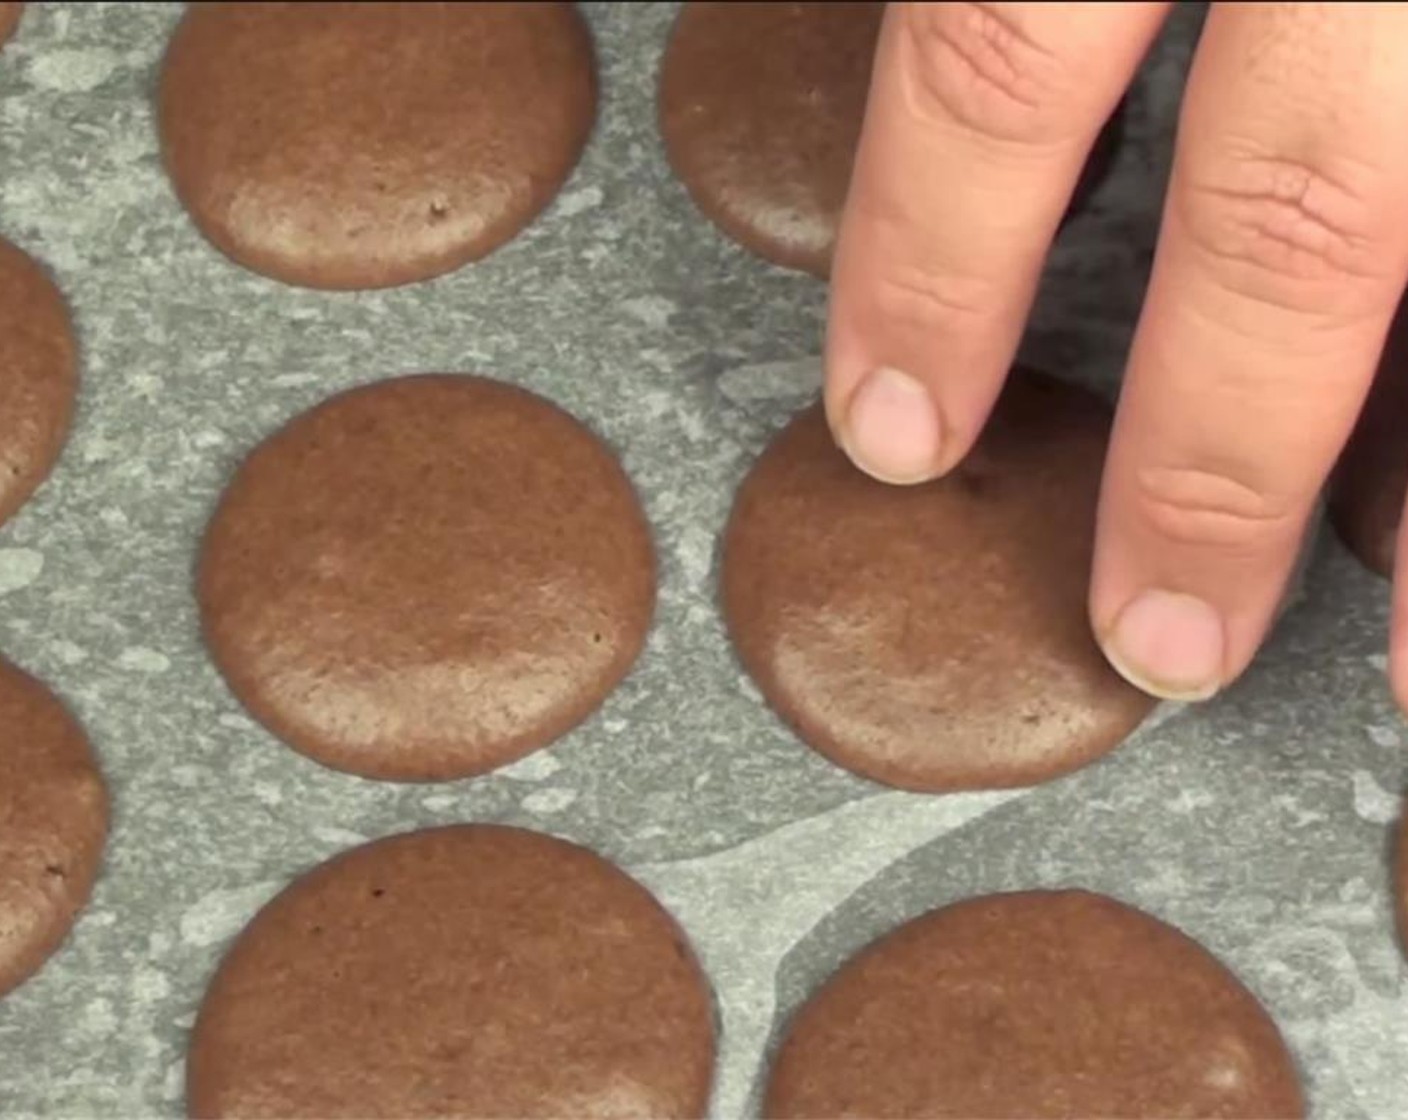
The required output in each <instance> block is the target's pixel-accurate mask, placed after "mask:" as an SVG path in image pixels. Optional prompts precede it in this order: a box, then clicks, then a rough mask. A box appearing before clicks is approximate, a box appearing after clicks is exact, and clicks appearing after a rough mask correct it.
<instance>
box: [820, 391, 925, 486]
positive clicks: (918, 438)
mask: <svg viewBox="0 0 1408 1120" xmlns="http://www.w3.org/2000/svg"><path fill="white" fill-rule="evenodd" d="M832 430H833V432H834V433H835V435H836V439H837V442H838V444H839V445H840V447H841V449H842V450H843V451H844V452H845V453H846V455H847V456H848V457H849V458H850V460H851V462H852V463H854V464H855V465H856V466H857V467H858V468H859V469H860V470H862V471H864V472H865V473H866V474H868V475H870V476H871V477H872V478H874V479H877V480H878V481H880V482H887V483H890V484H892V485H896V486H913V485H915V484H917V483H921V482H927V481H928V480H929V479H931V478H934V477H935V476H936V475H937V474H938V473H939V471H940V463H941V455H942V452H943V442H944V437H943V421H942V418H941V417H940V415H939V409H938V404H937V402H936V401H935V400H934V397H933V395H932V394H931V393H930V391H929V389H928V387H927V386H925V384H924V383H923V382H922V381H920V380H919V379H918V378H915V377H911V376H910V375H909V374H907V373H905V372H903V371H902V370H898V369H894V368H892V367H890V366H881V367H880V368H878V369H875V370H872V371H871V372H870V373H868V374H866V375H864V376H863V377H862V378H861V381H860V384H859V385H857V387H856V389H855V391H854V392H853V393H852V394H851V396H850V399H849V400H848V401H846V402H845V404H844V405H843V406H842V415H841V416H840V417H839V418H838V422H833V428H832Z"/></svg>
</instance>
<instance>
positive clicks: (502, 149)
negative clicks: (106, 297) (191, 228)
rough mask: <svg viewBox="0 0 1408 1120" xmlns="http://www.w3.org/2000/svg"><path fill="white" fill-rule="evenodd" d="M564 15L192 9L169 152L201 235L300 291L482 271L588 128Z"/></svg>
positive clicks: (586, 91)
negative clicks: (481, 261)
mask: <svg viewBox="0 0 1408 1120" xmlns="http://www.w3.org/2000/svg"><path fill="white" fill-rule="evenodd" d="M596 99H597V85H596V72H595V63H594V59H593V52H592V44H591V38H590V35H589V33H588V31H587V28H586V25H585V23H584V22H583V21H582V18H581V16H580V15H579V13H578V12H577V10H576V6H575V5H573V4H568V3H541V4H528V3H517V4H507V3H506V4H422V3H398V4H387V3H293V4H243V3H213V4H196V5H192V6H191V7H190V9H189V11H188V12H187V14H186V16H185V17H184V18H183V20H182V21H181V23H180V25H179V27H178V28H177V30H176V33H175V35H174V37H173V38H172V41H171V44H170V47H169V48H168V50H167V54H166V60H165V63H164V67H163V71H162V76H161V89H160V98H159V116H160V131H161V141H162V151H163V155H164V158H165V162H166V167H167V171H168V173H169V174H170V177H171V181H172V184H173V185H174V187H175V189H176V193H177V194H178V195H179V196H180V198H181V201H182V203H183V204H184V205H185V207H186V209H187V210H188V211H189V212H190V214H191V216H192V218H193V219H194V220H195V223H196V225H197V226H198V227H199V228H200V230H201V232H202V233H204V234H205V235H206V237H208V238H209V239H210V241H211V242H212V243H214V245H215V246H216V247H217V248H218V249H220V250H221V251H222V252H224V253H225V254H226V255H228V256H229V257H231V258H233V259H234V260H235V261H237V262H238V263H240V264H242V265H244V266H246V267H248V268H251V269H253V270H254V271H256V272H261V273H264V274H266V275H268V276H272V277H274V278H275V279H278V280H282V281H285V282H287V283H290V284H298V285H304V286H307V287H312V288H334V289H359V288H361V289H365V288H383V287H390V286H393V285H398V284H408V283H412V282H414V281H418V280H425V279H428V278H430V277H433V276H437V275H440V274H442V273H445V272H449V271H451V270H453V269H456V268H458V267H460V266H461V265H463V264H465V263H467V262H468V261H471V260H475V259H477V258H479V257H483V256H485V255H486V254H488V253H490V252H492V251H493V250H494V249H496V248H498V247H499V246H500V245H502V244H504V242H506V241H508V240H509V239H510V238H512V237H513V236H514V235H515V234H516V233H518V232H519V231H520V230H522V229H523V228H524V227H525V226H526V225H528V223H529V222H530V221H532V219H533V218H534V217H535V216H536V215H537V214H538V213H539V212H540V211H541V210H542V209H543V208H544V207H545V206H546V205H547V204H548V202H549V201H550V200H551V199H552V197H553V196H554V195H555V194H556V193H557V191H558V189H559V188H560V187H561V186H562V183H563V182H564V180H566V178H567V176H568V175H569V173H570V172H571V170H572V168H573V167H574V166H575V165H576V162H577V160H578V157H579V156H580V155H581V153H582V149H583V148H584V147H585V145H586V142H587V137H588V134H589V133H590V131H591V127H592V122H593V119H594V117H595V113H596Z"/></svg>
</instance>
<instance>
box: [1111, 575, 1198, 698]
mask: <svg viewBox="0 0 1408 1120" xmlns="http://www.w3.org/2000/svg"><path fill="white" fill-rule="evenodd" d="M1101 644H1102V645H1103V647H1104V650H1105V656H1106V658H1108V659H1109V662H1110V664H1111V665H1113V666H1114V668H1115V670H1116V672H1118V673H1119V674H1120V676H1122V677H1124V679H1125V680H1127V681H1128V682H1129V683H1130V684H1132V685H1134V687H1135V688H1138V689H1140V690H1142V691H1144V692H1147V693H1149V694H1150V695H1151V696H1157V697H1159V698H1160V699H1163V700H1206V699H1207V698H1208V697H1209V696H1211V695H1213V693H1215V692H1216V691H1217V690H1218V689H1219V688H1220V687H1221V686H1222V655H1223V644H1224V637H1223V630H1222V619H1221V617H1220V616H1219V615H1218V613H1217V611H1215V610H1213V608H1212V607H1210V606H1209V605H1208V604H1207V603H1205V602H1203V600H1201V599H1198V598H1195V597H1194V596H1192V595H1183V594H1179V593H1178V592H1174V591H1145V592H1144V593H1143V594H1142V595H1139V596H1138V597H1136V598H1135V599H1134V600H1132V601H1131V602H1130V603H1129V605H1128V606H1126V607H1125V608H1124V610H1123V611H1122V612H1121V613H1120V615H1119V617H1118V618H1117V619H1115V624H1114V625H1113V626H1111V627H1110V629H1109V632H1108V633H1107V634H1106V635H1105V639H1104V641H1103V642H1102V643H1101Z"/></svg>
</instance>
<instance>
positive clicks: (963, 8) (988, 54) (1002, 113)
mask: <svg viewBox="0 0 1408 1120" xmlns="http://www.w3.org/2000/svg"><path fill="white" fill-rule="evenodd" d="M903 19H904V22H903V28H904V32H905V37H906V39H907V40H908V43H909V47H910V52H911V56H910V63H911V65H909V66H906V67H903V68H902V73H903V74H905V75H906V76H907V78H908V82H907V88H906V92H907V95H908V99H909V102H910V105H911V108H912V111H913V112H914V113H915V115H916V116H917V117H919V119H921V120H924V119H931V118H938V119H940V120H942V121H945V122H952V123H957V124H959V125H961V126H962V127H964V128H967V129H969V130H971V131H973V132H975V133H977V134H979V135H983V136H988V137H991V138H993V139H998V140H1006V141H1015V142H1034V141H1039V140H1042V139H1045V138H1046V136H1045V133H1046V130H1047V122H1048V121H1049V120H1050V119H1051V112H1050V109H1051V105H1052V103H1053V100H1054V98H1053V94H1054V92H1055V87H1056V86H1057V85H1058V84H1059V83H1058V81H1057V80H1056V77H1055V74H1056V72H1057V71H1058V70H1059V66H1058V63H1057V60H1056V59H1055V57H1054V56H1053V55H1052V54H1051V53H1050V52H1048V51H1047V50H1046V49H1045V48H1043V47H1042V46H1040V45H1039V44H1038V43H1036V42H1035V41H1034V40H1032V39H1031V38H1029V37H1028V36H1027V35H1026V34H1025V32H1023V31H1022V29H1021V28H1020V27H1019V26H1017V25H1016V24H1015V23H1014V22H1013V21H1012V19H1011V17H1010V16H1007V15H1005V14H1004V13H1003V12H1002V10H1001V8H1000V7H999V6H997V5H995V4H988V3H957V4H924V3H914V4H906V5H904V17H903Z"/></svg>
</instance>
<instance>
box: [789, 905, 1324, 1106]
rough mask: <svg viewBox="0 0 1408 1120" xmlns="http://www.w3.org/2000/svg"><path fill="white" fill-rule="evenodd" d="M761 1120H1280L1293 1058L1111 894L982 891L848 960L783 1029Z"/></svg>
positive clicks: (1258, 1020) (1220, 975) (1173, 937)
mask: <svg viewBox="0 0 1408 1120" xmlns="http://www.w3.org/2000/svg"><path fill="white" fill-rule="evenodd" d="M764 1114H765V1115H766V1116H768V1117H776V1118H782V1117H817V1116H831V1117H843V1116H850V1117H867V1118H875V1117H926V1118H930V1117H931V1118H939V1117H962V1118H963V1120H1010V1118H1011V1117H1018V1116H1020V1117H1023V1118H1024V1120H1043V1118H1047V1117H1050V1118H1062V1120H1064V1118H1069V1117H1076V1116H1079V1117H1082V1118H1090V1120H1095V1118H1097V1117H1102V1118H1106V1120H1115V1118H1118V1120H1165V1118H1167V1117H1173V1116H1187V1117H1199V1118H1207V1120H1211V1118H1213V1117H1223V1118H1227V1120H1240V1118H1243V1117H1252V1116H1255V1117H1257V1118H1258V1120H1273V1118H1274V1120H1290V1118H1292V1117H1296V1118H1298V1117H1302V1116H1304V1115H1305V1103H1304V1101H1303V1099H1302V1095H1301V1089H1300V1082H1299V1077H1298V1075H1297V1073H1296V1068H1295V1063H1294V1061H1293V1060H1292V1058H1291V1056H1290V1054H1289V1053H1288V1052H1287V1050H1286V1046H1285V1043H1284V1042H1283V1041H1282V1039H1281V1035H1280V1033H1279V1032H1278V1030H1277V1029H1276V1025H1275V1023H1273V1022H1272V1021H1271V1019H1270V1017H1269V1016H1268V1015H1267V1014H1266V1012H1265V1010H1264V1009H1263V1008H1262V1007H1261V1005H1260V1004H1259V1003H1258V1002H1257V1000H1256V997H1255V996H1253V995H1252V994H1251V993H1250V992H1249V991H1248V990H1247V989H1246V988H1245V987H1243V986H1242V984H1241V983H1240V982H1239V981H1238V980H1237V978H1236V977H1235V976H1234V975H1233V974H1232V973H1231V972H1229V971H1228V970H1227V969H1226V968H1225V967H1224V966H1223V965H1222V964H1220V963H1219V962H1218V961H1217V960H1216V959H1215V958H1214V957H1213V956H1212V955H1211V954H1210V953H1208V952H1207V951H1206V950H1205V949H1203V948H1202V947H1201V946H1199V945H1198V944H1197V943H1195V942H1194V941H1192V940H1191V939H1189V938H1188V937H1186V936H1185V935H1183V934H1182V933H1180V932H1179V931H1178V930H1176V929H1174V928H1172V927H1171V926H1168V925H1165V924H1164V923H1162V922H1160V921H1157V920H1156V919H1154V918H1151V917H1149V916H1148V915H1147V914H1143V913H1141V912H1140V911H1138V910H1134V909H1132V908H1130V907H1128V906H1124V905H1122V904H1120V903H1118V902H1115V901H1114V900H1113V899H1109V898H1104V897H1102V896H1099V895H1094V894H1087V893H1085V892H1079V891H1065V892H1032V893H1026V894H1007V895H994V896H990V897H986V898H979V899H973V900H970V901H966V902H960V903H958V904H956V905H953V906H948V907H945V908H944V909H941V910H936V911H933V912H932V913H929V914H927V915H925V916H923V917H921V918H918V919H916V920H915V921H912V922H910V923H908V924H907V925H905V926H902V927H901V928H900V929H899V930H897V931H895V932H894V933H892V934H890V935H889V936H887V937H885V938H882V939H881V940H880V941H878V942H876V943H875V944H873V945H871V946H870V947H869V948H867V949H865V950H864V951H862V952H861V953H860V954H859V955H858V956H856V957H855V958H853V959H852V960H851V961H849V962H848V963H847V964H845V965H844V966H843V967H842V968H841V970H840V971H839V972H837V973H836V975H835V976H833V977H832V978H831V979H830V980H829V981H827V983H826V984H825V985H824V986H823V987H822V988H821V990H820V991H819V992H818V993H817V994H816V995H815V996H813V998H812V999H811V1000H810V1001H809V1002H808V1003H807V1004H806V1005H805V1006H803V1008H802V1009H801V1011H800V1012H799V1013H798V1014H797V1016H796V1017H795V1018H794V1019H793V1021H792V1023H791V1024H790V1026H789V1027H788V1031H787V1036H786V1039H785V1041H784V1042H783V1044H782V1047H781V1050H780V1051H779V1053H778V1056H777V1060H776V1062H775V1063H774V1066H773V1070H772V1078H771V1083H770V1084H769V1086H768V1091H767V1100H766V1104H765V1107H764Z"/></svg>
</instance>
